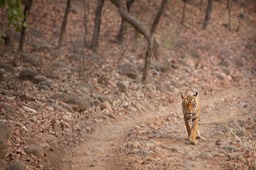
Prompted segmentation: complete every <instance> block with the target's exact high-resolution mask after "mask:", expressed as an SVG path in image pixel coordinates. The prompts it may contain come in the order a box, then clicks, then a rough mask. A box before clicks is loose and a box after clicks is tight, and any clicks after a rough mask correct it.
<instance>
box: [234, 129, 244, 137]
mask: <svg viewBox="0 0 256 170" xmlns="http://www.w3.org/2000/svg"><path fill="white" fill-rule="evenodd" d="M245 134H246V130H245V128H244V127H243V128H241V129H238V130H236V135H237V136H239V137H243V136H245Z"/></svg>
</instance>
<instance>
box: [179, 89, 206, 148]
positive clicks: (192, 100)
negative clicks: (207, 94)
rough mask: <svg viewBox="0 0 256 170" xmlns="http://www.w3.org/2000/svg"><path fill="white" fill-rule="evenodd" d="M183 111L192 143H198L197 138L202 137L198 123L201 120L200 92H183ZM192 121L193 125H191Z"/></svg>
mask: <svg viewBox="0 0 256 170" xmlns="http://www.w3.org/2000/svg"><path fill="white" fill-rule="evenodd" d="M181 98H182V111H183V116H184V120H185V125H186V128H187V132H188V138H189V142H190V144H193V145H197V140H196V139H199V138H201V136H200V133H199V129H198V124H199V120H200V102H199V96H198V92H195V94H193V95H186V96H185V95H184V94H181ZM191 122H192V126H190V124H191Z"/></svg>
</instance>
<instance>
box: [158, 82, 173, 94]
mask: <svg viewBox="0 0 256 170" xmlns="http://www.w3.org/2000/svg"><path fill="white" fill-rule="evenodd" d="M156 89H157V90H159V91H161V92H162V93H166V92H170V91H172V89H171V87H170V85H168V84H157V85H156Z"/></svg>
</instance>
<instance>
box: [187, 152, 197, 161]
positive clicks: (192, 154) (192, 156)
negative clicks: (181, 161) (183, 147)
mask: <svg viewBox="0 0 256 170" xmlns="http://www.w3.org/2000/svg"><path fill="white" fill-rule="evenodd" d="M197 156H198V152H197V151H189V152H188V153H187V154H186V158H187V159H189V160H196V158H197Z"/></svg>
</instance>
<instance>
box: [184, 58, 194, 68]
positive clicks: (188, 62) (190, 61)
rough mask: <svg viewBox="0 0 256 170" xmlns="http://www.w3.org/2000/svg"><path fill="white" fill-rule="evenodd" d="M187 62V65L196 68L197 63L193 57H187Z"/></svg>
mask: <svg viewBox="0 0 256 170" xmlns="http://www.w3.org/2000/svg"><path fill="white" fill-rule="evenodd" d="M185 64H186V66H189V67H192V68H194V67H195V65H196V64H195V61H194V60H193V59H192V58H187V59H186V60H185Z"/></svg>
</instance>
